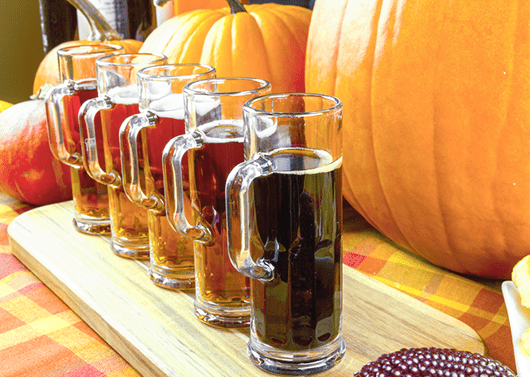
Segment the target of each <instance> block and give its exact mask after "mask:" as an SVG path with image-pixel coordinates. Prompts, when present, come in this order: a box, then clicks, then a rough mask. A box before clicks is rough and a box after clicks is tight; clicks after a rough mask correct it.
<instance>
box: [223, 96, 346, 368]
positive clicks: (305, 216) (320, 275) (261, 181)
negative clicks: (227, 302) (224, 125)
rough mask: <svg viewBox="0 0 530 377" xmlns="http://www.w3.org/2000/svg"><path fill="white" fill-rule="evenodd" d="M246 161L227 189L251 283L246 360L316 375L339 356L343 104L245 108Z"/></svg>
mask: <svg viewBox="0 0 530 377" xmlns="http://www.w3.org/2000/svg"><path fill="white" fill-rule="evenodd" d="M244 119H245V130H246V132H248V134H247V135H248V137H247V138H245V156H246V161H245V162H243V163H241V164H239V165H238V166H237V167H236V168H235V169H234V170H233V171H232V172H231V173H230V175H229V177H228V179H227V183H226V203H227V229H228V232H227V233H228V248H229V253H230V258H231V260H232V262H233V264H234V266H235V267H236V268H237V269H238V271H240V272H241V273H242V274H243V275H244V276H247V277H249V278H251V301H252V317H251V326H250V340H249V343H248V347H247V348H248V354H249V356H250V358H251V360H252V362H254V364H256V365H257V366H258V367H259V368H261V369H264V370H266V371H269V372H273V373H278V374H282V375H297V374H304V375H305V374H310V373H316V372H321V371H324V370H326V369H329V368H331V367H332V366H334V365H336V364H337V363H338V362H339V361H340V360H341V359H342V357H343V355H344V353H345V343H344V340H343V337H342V333H341V323H342V137H341V123H342V104H341V102H340V101H339V100H338V99H337V98H334V97H331V96H326V95H319V94H306V93H285V94H271V95H267V96H262V97H258V98H255V99H252V100H249V101H248V102H247V103H246V104H245V105H244Z"/></svg>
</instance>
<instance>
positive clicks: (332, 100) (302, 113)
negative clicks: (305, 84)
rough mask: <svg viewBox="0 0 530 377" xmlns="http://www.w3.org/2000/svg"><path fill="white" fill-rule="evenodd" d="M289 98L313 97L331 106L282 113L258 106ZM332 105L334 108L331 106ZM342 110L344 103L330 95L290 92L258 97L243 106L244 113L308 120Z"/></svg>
mask: <svg viewBox="0 0 530 377" xmlns="http://www.w3.org/2000/svg"><path fill="white" fill-rule="evenodd" d="M287 97H301V98H303V97H311V98H323V99H326V100H328V101H329V103H330V106H328V107H323V108H322V109H320V110H311V111H300V112H282V111H269V110H263V109H258V108H256V107H254V106H256V105H257V104H258V103H261V104H263V103H264V101H266V100H270V99H275V98H287ZM331 105H332V106H331ZM341 109H342V101H341V100H340V99H338V98H337V97H334V96H330V95H328V94H319V93H298V92H288V93H272V94H265V95H262V96H258V97H255V98H251V99H249V100H248V101H247V102H245V104H244V105H243V111H244V112H248V113H250V114H263V115H277V116H285V117H289V118H293V117H296V118H306V117H310V116H320V115H322V114H324V113H329V112H335V111H338V110H341Z"/></svg>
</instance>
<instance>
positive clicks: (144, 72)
mask: <svg viewBox="0 0 530 377" xmlns="http://www.w3.org/2000/svg"><path fill="white" fill-rule="evenodd" d="M193 67H194V68H202V69H204V70H203V71H200V72H197V73H187V74H183V75H180V74H168V75H157V74H153V73H154V72H157V71H158V72H160V71H163V72H171V70H172V69H173V68H177V69H178V68H182V69H184V68H193ZM213 72H215V68H214V67H212V66H211V65H208V64H200V63H173V64H160V65H155V66H149V67H145V68H142V69H140V70H139V71H138V73H137V74H136V75H137V76H138V78H140V79H149V80H153V81H155V80H160V81H166V80H168V79H171V78H179V79H182V80H186V79H190V78H192V77H197V76H202V75H207V74H210V73H213Z"/></svg>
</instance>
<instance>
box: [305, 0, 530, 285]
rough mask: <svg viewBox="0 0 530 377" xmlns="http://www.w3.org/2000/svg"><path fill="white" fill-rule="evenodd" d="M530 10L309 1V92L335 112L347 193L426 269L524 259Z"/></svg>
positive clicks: (485, 269)
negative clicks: (331, 101) (325, 98)
mask: <svg viewBox="0 0 530 377" xmlns="http://www.w3.org/2000/svg"><path fill="white" fill-rule="evenodd" d="M529 19H530V2H521V1H517V2H513V1H508V0H491V1H486V2H484V1H481V2H473V1H467V0H456V1H455V0H427V1H419V2H418V1H409V0H403V1H398V0H388V1H377V0H356V1H353V0H319V1H317V2H316V5H315V9H314V11H313V20H312V23H311V29H310V33H309V42H308V51H307V61H306V85H307V90H308V91H312V92H322V93H328V94H332V95H335V96H337V97H339V98H340V99H341V100H342V101H343V103H344V131H343V132H344V133H343V137H344V185H345V187H344V196H345V198H346V199H347V201H348V202H349V203H350V204H351V205H352V206H353V207H355V208H356V209H357V210H358V211H359V212H360V213H361V214H362V215H363V216H364V217H365V218H366V219H367V220H368V221H369V222H370V223H372V224H373V225H374V226H375V227H376V228H377V229H379V230H380V231H381V232H382V233H384V234H385V235H387V236H388V237H389V238H391V239H392V240H394V241H395V242H396V243H397V244H399V245H402V246H403V247H405V248H406V249H408V250H411V251H412V252H414V253H417V254H419V255H421V256H423V257H425V258H426V259H428V260H430V261H431V262H433V263H434V264H437V265H439V266H442V267H445V268H448V269H450V270H453V271H456V272H460V273H464V274H474V275H479V276H484V277H496V278H509V276H510V272H511V269H512V267H513V266H514V265H515V263H516V262H517V261H518V260H519V259H521V258H522V257H523V256H524V255H527V254H530V187H529V186H530V81H529V80H528V78H529V77H530V38H529V36H530V24H529V22H528V20H529Z"/></svg>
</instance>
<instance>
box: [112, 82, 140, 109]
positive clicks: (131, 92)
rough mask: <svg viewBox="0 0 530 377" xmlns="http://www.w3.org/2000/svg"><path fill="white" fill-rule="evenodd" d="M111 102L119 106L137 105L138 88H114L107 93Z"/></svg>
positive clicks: (134, 85) (129, 86)
mask: <svg viewBox="0 0 530 377" xmlns="http://www.w3.org/2000/svg"><path fill="white" fill-rule="evenodd" d="M107 95H108V96H109V97H110V99H111V101H112V102H113V103H115V104H119V105H134V104H137V103H138V86H137V85H136V84H132V85H126V86H116V87H114V88H112V89H110V90H109V91H108V93H107Z"/></svg>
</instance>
